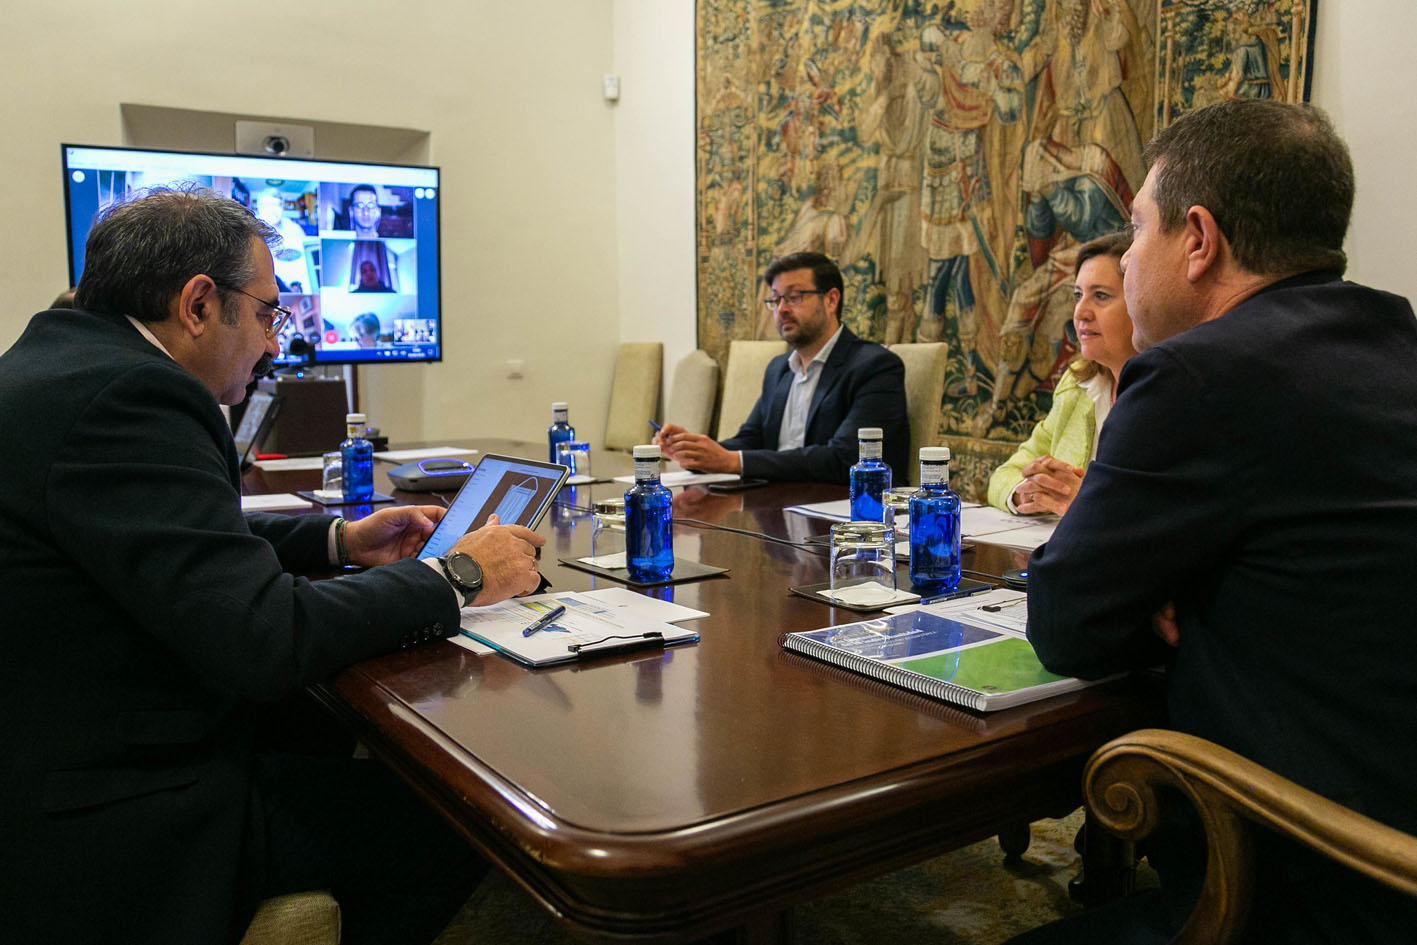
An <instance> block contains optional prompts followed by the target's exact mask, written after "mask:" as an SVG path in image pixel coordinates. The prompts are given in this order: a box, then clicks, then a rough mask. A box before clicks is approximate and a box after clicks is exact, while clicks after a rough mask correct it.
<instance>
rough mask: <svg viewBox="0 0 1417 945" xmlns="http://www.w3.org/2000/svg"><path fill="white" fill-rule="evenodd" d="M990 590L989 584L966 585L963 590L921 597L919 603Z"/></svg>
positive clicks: (952, 598)
mask: <svg viewBox="0 0 1417 945" xmlns="http://www.w3.org/2000/svg"><path fill="white" fill-rule="evenodd" d="M992 590H993V588H992V587H990V586H989V585H987V584H981V585H980V586H979V587H967V588H964V589H963V590H959V591H950V592H949V593H948V594H936V595H935V596H934V597H922V598H920V603H922V604H933V603H935V602H937V601H942V600H955V599H957V598H960V597H968V596H969V595H971V594H978V593H980V592H981V591H992Z"/></svg>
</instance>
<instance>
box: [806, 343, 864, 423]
mask: <svg viewBox="0 0 1417 945" xmlns="http://www.w3.org/2000/svg"><path fill="white" fill-rule="evenodd" d="M855 344H856V336H855V335H853V334H852V333H851V329H850V328H847V327H846V326H845V325H843V326H841V337H840V338H838V339H837V340H836V346H835V347H833V348H832V353H831V354H829V355H827V363H826V364H823V365H822V376H821V377H820V378H818V380H817V389H816V390H814V391H812V404H811V406H809V407H808V408H807V429H808V430H811V428H812V421H814V420H816V419H817V408H818V407H819V406H821V403H822V399H823V398H824V397H826V396H827V395H828V394H830V393H831V390H832V388H833V387H835V386H836V385H837V382H838V381H840V380H841V375H842V372H843V371H844V370H845V369H846V362H847V360H849V359H850V357H851V349H852V347H853V346H855ZM809 438H810V437H809Z"/></svg>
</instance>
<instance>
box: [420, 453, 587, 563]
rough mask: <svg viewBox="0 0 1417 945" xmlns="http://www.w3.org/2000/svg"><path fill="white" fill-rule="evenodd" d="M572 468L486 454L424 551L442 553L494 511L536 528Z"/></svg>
mask: <svg viewBox="0 0 1417 945" xmlns="http://www.w3.org/2000/svg"><path fill="white" fill-rule="evenodd" d="M570 474H571V471H570V470H569V469H567V468H566V467H565V466H560V465H557V464H556V463H543V462H538V461H537V460H534V459H519V458H517V457H515V456H499V455H497V454H496V453H488V454H486V455H484V456H482V457H481V458H480V459H479V460H478V463H477V468H476V469H475V470H473V472H472V475H470V476H468V477H467V482H465V483H463V487H462V488H461V489H459V490H458V494H457V495H456V496H455V497H454V498H453V502H452V504H451V505H449V506H448V511H447V512H445V513H443V520H442V521H441V522H439V523H438V527H437V528H435V529H434V530H433V534H431V535H429V536H428V541H427V543H426V544H424V546H423V549H422V550H421V551H419V552H418V557H419V558H441V557H442V556H443V555H445V554H447V553H448V552H449V551H450V550H451V549H452V547H453V545H455V544H457V541H458V539H459V538H461V537H462V536H463V535H465V534H467V532H468V530H469V529H473V528H478V527H481V525H482V524H483V523H484V522H486V521H487V516H489V515H493V514H495V515H496V516H497V520H498V521H499V522H501V523H502V524H503V525H525V526H526V527H527V528H535V527H536V526H537V525H539V524H540V523H541V519H542V517H543V516H545V515H546V510H547V509H549V508H550V507H551V500H552V499H553V498H555V496H556V490H557V489H560V488H561V486H562V484H564V483H565V481H566V477H567V476H569V475H570Z"/></svg>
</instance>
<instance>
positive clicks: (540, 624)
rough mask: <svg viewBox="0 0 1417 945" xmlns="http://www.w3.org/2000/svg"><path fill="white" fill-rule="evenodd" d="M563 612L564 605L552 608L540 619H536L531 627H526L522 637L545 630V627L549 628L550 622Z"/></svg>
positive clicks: (564, 609)
mask: <svg viewBox="0 0 1417 945" xmlns="http://www.w3.org/2000/svg"><path fill="white" fill-rule="evenodd" d="M565 612H566V605H565V604H557V605H556V606H555V607H552V608H551V609H550V610H548V611H547V612H546V613H544V614H542V615H541V616H540V617H537V618H536V622H535V623H533V624H532V625H531V626H529V627H527V628H526V629H525V630H523V631H522V636H524V637H529V636H531V635H532V634H533V633H535V632H536V631H538V630H545V629H546V628H547V627H549V626H551V621H553V620H555V619H556V618H557V617H559V616H561V615H562V614H564V613H565Z"/></svg>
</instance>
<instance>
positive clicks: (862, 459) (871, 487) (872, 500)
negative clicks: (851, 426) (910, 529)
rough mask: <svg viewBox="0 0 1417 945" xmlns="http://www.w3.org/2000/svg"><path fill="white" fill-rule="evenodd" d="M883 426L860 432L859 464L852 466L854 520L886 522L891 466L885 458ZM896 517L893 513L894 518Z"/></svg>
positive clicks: (858, 446) (852, 508)
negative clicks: (882, 451)
mask: <svg viewBox="0 0 1417 945" xmlns="http://www.w3.org/2000/svg"><path fill="white" fill-rule="evenodd" d="M881 438H882V434H881V428H880V427H862V428H861V429H859V430H857V431H856V443H857V448H858V450H859V454H858V458H857V461H856V465H855V466H852V467H851V520H852V521H854V522H885V523H886V524H887V525H890V524H892V523H891V521H889V520H887V519H886V507H885V496H886V493H887V492H890V491H891V468H890V467H889V466H887V465H886V462H885V460H883V459H881V449H882V447H881ZM894 517H895V516H894V515H892V516H891V518H892V519H893V518H894Z"/></svg>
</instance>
